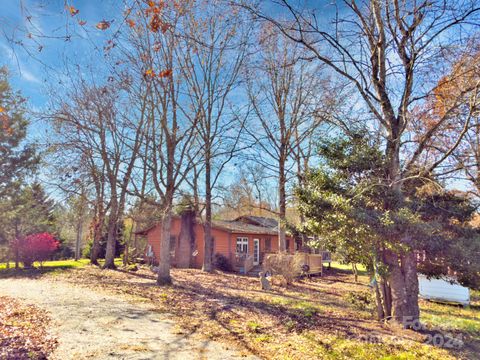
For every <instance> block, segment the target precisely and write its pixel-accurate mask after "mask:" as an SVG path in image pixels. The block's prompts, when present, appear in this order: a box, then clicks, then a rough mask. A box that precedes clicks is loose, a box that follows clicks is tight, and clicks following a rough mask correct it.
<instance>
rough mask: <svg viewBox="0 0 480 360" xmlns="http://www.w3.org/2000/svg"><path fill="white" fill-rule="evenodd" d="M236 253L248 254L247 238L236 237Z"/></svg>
mask: <svg viewBox="0 0 480 360" xmlns="http://www.w3.org/2000/svg"><path fill="white" fill-rule="evenodd" d="M237 253H245V254H247V253H248V238H246V237H237Z"/></svg>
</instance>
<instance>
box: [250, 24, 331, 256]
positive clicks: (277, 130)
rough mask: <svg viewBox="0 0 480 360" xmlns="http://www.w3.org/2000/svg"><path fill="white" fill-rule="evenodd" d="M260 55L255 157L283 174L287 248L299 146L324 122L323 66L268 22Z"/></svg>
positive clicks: (253, 88)
mask: <svg viewBox="0 0 480 360" xmlns="http://www.w3.org/2000/svg"><path fill="white" fill-rule="evenodd" d="M260 36H261V37H260V41H259V43H260V49H259V51H260V56H259V59H258V60H257V61H254V62H253V64H252V66H250V67H249V71H248V73H247V80H248V95H249V100H250V102H251V104H252V106H253V109H254V113H255V118H256V119H258V120H259V121H258V123H259V125H260V126H259V127H254V126H253V127H249V130H248V133H249V135H250V136H251V137H252V138H253V139H254V141H255V144H256V148H257V149H258V152H257V153H256V154H255V157H254V160H256V161H258V162H259V163H261V164H262V165H263V166H265V168H267V169H269V170H270V171H272V172H273V173H274V174H275V175H276V178H277V188H278V218H279V230H278V231H279V237H278V240H279V249H280V250H281V251H286V239H285V228H286V222H287V219H286V209H287V183H288V182H289V180H290V178H291V176H292V169H293V166H294V162H293V161H292V160H294V155H295V149H297V150H298V149H300V148H301V147H302V146H303V143H304V142H305V141H306V140H308V138H309V137H311V136H312V135H313V134H314V132H315V130H316V129H317V128H318V126H319V125H320V124H321V122H322V116H321V114H320V111H319V110H320V107H319V105H320V104H321V102H320V101H321V94H322V91H321V82H320V79H321V78H320V76H319V74H320V72H321V71H320V68H319V67H317V66H311V65H310V64H308V63H306V62H302V61H300V59H301V58H302V57H303V56H305V54H304V51H303V49H302V48H301V47H300V46H299V45H298V44H296V43H294V42H292V41H290V40H289V39H286V38H285V37H282V36H281V35H279V34H278V33H276V32H275V29H274V28H273V27H272V26H271V25H266V26H265V27H264V28H263V29H262V34H261V35H260Z"/></svg>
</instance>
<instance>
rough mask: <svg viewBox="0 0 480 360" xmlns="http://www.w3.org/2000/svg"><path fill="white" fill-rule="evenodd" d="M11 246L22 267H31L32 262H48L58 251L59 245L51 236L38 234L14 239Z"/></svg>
mask: <svg viewBox="0 0 480 360" xmlns="http://www.w3.org/2000/svg"><path fill="white" fill-rule="evenodd" d="M12 245H13V250H14V253H16V254H18V259H19V260H20V261H21V262H22V263H23V265H24V267H31V266H32V264H33V262H34V261H39V262H40V263H42V262H44V261H45V260H48V259H49V258H50V257H51V256H52V254H53V253H54V252H55V250H57V249H58V246H59V243H58V241H57V240H55V237H54V236H53V235H52V234H49V233H40V234H32V235H28V236H26V237H24V238H20V239H16V240H15V241H14V242H13V244H12Z"/></svg>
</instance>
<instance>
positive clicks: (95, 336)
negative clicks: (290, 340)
mask: <svg viewBox="0 0 480 360" xmlns="http://www.w3.org/2000/svg"><path fill="white" fill-rule="evenodd" d="M0 294H2V295H6V296H11V297H15V298H19V299H23V300H24V301H25V302H27V303H30V304H35V305H37V306H39V307H42V308H44V309H46V310H48V311H49V312H50V315H51V317H52V319H53V322H54V326H53V329H52V333H53V334H54V335H56V336H57V337H58V340H59V346H58V348H57V350H56V351H55V353H54V354H53V357H52V358H53V359H62V360H63V359H209V360H210V359H214V360H215V359H218V360H220V359H222V360H223V359H240V358H242V359H254V357H253V356H247V357H245V356H242V355H241V354H240V353H239V352H238V351H235V350H233V349H228V348H227V347H226V346H225V345H223V344H220V343H218V342H214V341H209V340H205V339H202V338H200V337H198V336H195V335H191V334H182V333H181V332H179V331H178V329H177V327H176V326H175V323H174V322H173V321H172V320H170V319H169V316H168V315H166V314H160V313H158V312H155V311H152V308H151V307H149V306H147V305H145V304H141V303H130V302H129V301H127V300H126V299H125V298H122V297H120V296H115V297H113V296H111V295H106V294H102V293H99V292H97V291H92V290H88V289H85V288H83V287H75V286H72V285H70V284H65V283H62V282H59V281H55V282H52V281H48V280H41V279H40V280H31V279H0Z"/></svg>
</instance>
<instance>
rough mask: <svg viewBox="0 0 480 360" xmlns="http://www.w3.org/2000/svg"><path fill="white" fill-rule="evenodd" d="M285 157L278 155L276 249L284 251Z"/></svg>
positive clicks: (285, 243)
mask: <svg viewBox="0 0 480 360" xmlns="http://www.w3.org/2000/svg"><path fill="white" fill-rule="evenodd" d="M285 183H286V177H285V159H284V158H283V156H281V157H280V161H279V172H278V208H279V211H278V218H279V221H278V250H279V251H286V250H287V241H286V235H285V225H286V220H287V217H286V213H287V211H286V208H287V205H286V202H287V200H286V191H285Z"/></svg>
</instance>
